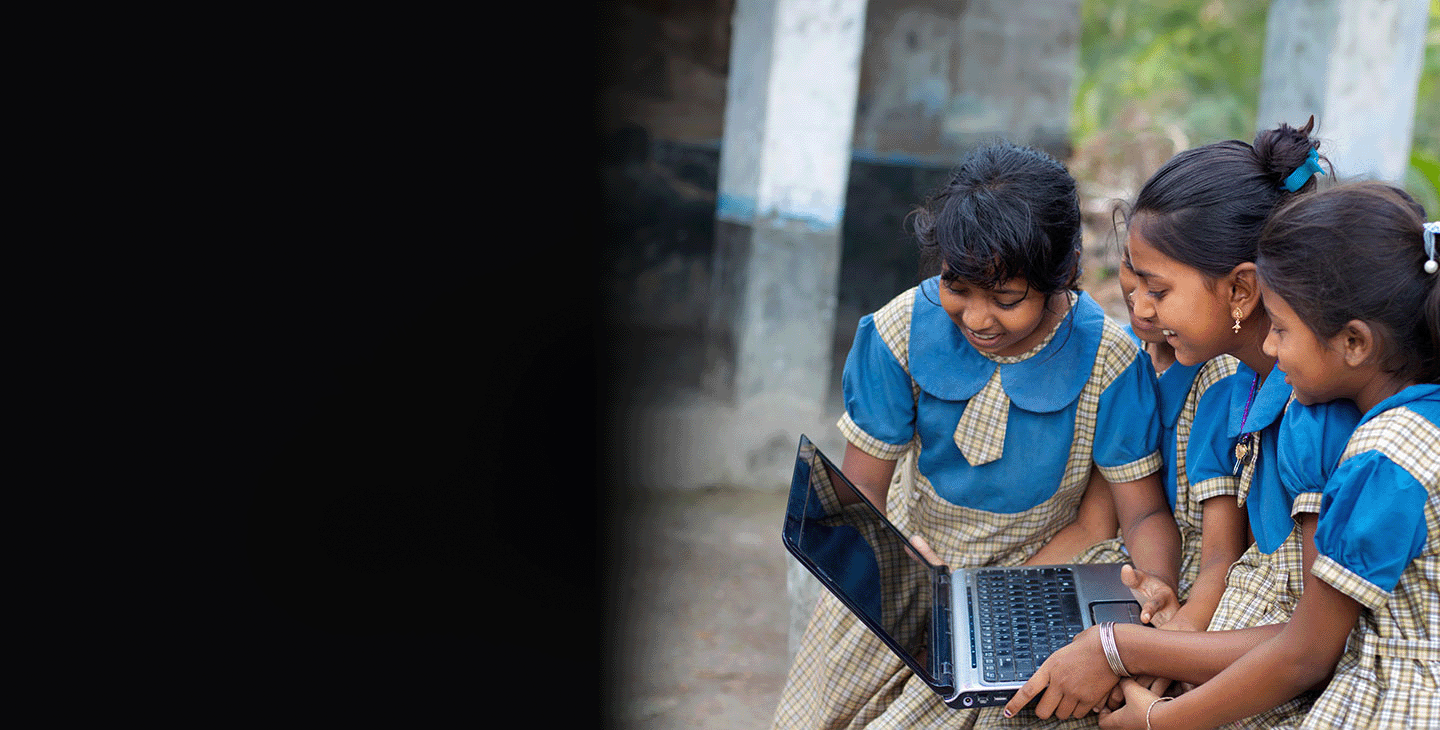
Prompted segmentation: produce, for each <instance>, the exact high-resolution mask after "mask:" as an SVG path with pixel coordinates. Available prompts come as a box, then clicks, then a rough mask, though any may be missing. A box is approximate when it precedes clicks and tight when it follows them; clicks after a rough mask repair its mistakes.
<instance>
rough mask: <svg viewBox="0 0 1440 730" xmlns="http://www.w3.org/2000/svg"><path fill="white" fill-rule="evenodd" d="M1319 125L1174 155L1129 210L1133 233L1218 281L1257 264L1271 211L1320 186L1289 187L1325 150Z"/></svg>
mask: <svg viewBox="0 0 1440 730" xmlns="http://www.w3.org/2000/svg"><path fill="white" fill-rule="evenodd" d="M1314 126H1315V118H1314V117H1311V118H1310V121H1309V122H1308V123H1307V124H1306V125H1305V126H1304V127H1301V128H1300V129H1295V128H1294V127H1291V126H1290V125H1288V124H1281V125H1280V126H1279V127H1277V128H1276V129H1271V130H1267V131H1264V132H1261V133H1259V134H1257V135H1255V143H1254V144H1246V143H1244V142H1241V141H1240V140H1238V139H1232V140H1228V141H1225V142H1216V143H1214V144H1208V145H1203V146H1201V147H1195V148H1192V149H1188V150H1185V151H1184V152H1181V153H1179V154H1177V155H1175V156H1174V157H1172V158H1170V160H1169V161H1168V162H1166V163H1165V164H1164V165H1162V166H1161V167H1160V169H1159V170H1157V171H1156V172H1155V174H1154V175H1151V176H1150V179H1149V180H1147V181H1145V184H1144V185H1143V186H1142V187H1141V188H1140V194H1139V195H1138V196H1136V198H1135V202H1134V203H1133V204H1132V205H1131V206H1129V209H1128V210H1126V211H1124V217H1125V226H1126V228H1127V229H1129V230H1132V231H1135V232H1136V233H1138V234H1139V235H1141V236H1142V237H1144V238H1145V240H1146V241H1147V242H1149V243H1150V245H1152V246H1154V247H1155V249H1156V250H1158V251H1160V252H1161V253H1163V254H1165V255H1166V256H1168V257H1170V258H1172V259H1175V260H1176V261H1179V262H1180V263H1182V264H1185V265H1186V266H1189V267H1191V268H1194V269H1197V270H1199V271H1200V272H1201V273H1203V274H1205V275H1206V276H1209V277H1210V278H1212V279H1213V278H1218V277H1221V276H1224V275H1225V274H1228V273H1230V271H1231V270H1232V269H1234V268H1235V267H1236V266H1237V265H1239V264H1241V263H1244V262H1246V261H1254V260H1255V244H1256V242H1257V241H1258V240H1259V239H1260V228H1261V227H1262V226H1263V225H1264V224H1265V220H1266V219H1267V218H1269V217H1270V214H1271V213H1273V212H1274V211H1275V209H1276V208H1277V207H1279V206H1280V205H1281V204H1282V203H1284V202H1286V201H1288V200H1290V199H1291V198H1293V197H1295V196H1296V195H1297V194H1300V193H1307V192H1309V191H1311V190H1314V189H1315V187H1316V182H1315V179H1314V177H1311V178H1310V179H1309V180H1307V181H1306V182H1305V184H1304V185H1301V186H1300V187H1299V188H1298V189H1297V190H1296V191H1295V192H1291V191H1289V190H1286V189H1285V188H1284V187H1283V184H1284V182H1285V180H1286V178H1288V177H1289V176H1290V174H1291V173H1293V172H1294V171H1295V169H1296V168H1298V167H1300V166H1301V165H1303V164H1304V163H1305V161H1306V159H1308V157H1309V155H1310V151H1311V150H1312V149H1318V148H1319V142H1317V141H1315V140H1312V139H1310V130H1311V129H1312V128H1313V127H1314ZM1322 159H1323V158H1322ZM1327 163H1328V160H1327Z"/></svg>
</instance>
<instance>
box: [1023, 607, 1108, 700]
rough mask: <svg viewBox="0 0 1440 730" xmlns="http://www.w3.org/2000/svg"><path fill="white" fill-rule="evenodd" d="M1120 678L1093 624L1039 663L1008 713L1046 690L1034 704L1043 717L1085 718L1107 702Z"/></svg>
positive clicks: (1097, 629) (1098, 631)
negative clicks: (1102, 646)
mask: <svg viewBox="0 0 1440 730" xmlns="http://www.w3.org/2000/svg"><path fill="white" fill-rule="evenodd" d="M1118 681H1119V677H1116V676H1115V673H1114V672H1112V671H1110V664H1109V663H1108V662H1106V661H1105V652H1104V650H1102V649H1101V648H1100V629H1099V628H1097V627H1093V626H1092V627H1090V628H1088V629H1086V630H1084V631H1082V632H1080V633H1079V634H1077V635H1076V636H1075V640H1074V641H1071V642H1070V643H1069V644H1067V645H1065V646H1064V647H1063V648H1061V649H1060V650H1059V651H1057V652H1055V653H1054V654H1051V655H1050V658H1048V659H1046V660H1045V663H1044V664H1041V665H1040V668H1039V669H1038V670H1036V672H1035V674H1034V675H1032V676H1031V677H1030V680H1029V681H1027V682H1026V683H1025V685H1024V686H1022V687H1021V688H1020V689H1019V690H1017V691H1016V692H1015V696H1013V697H1011V698H1010V701H1009V702H1008V703H1006V704H1005V716H1006V717H1011V716H1013V715H1014V714H1015V713H1017V712H1019V711H1020V710H1021V709H1022V708H1024V707H1025V705H1027V704H1029V703H1030V700H1031V699H1034V698H1035V696H1036V695H1040V694H1041V693H1042V692H1043V693H1044V694H1043V696H1041V697H1040V701H1039V702H1038V703H1036V705H1035V715H1036V716H1037V717H1039V718H1040V719H1042V720H1043V719H1049V718H1050V717H1051V716H1052V715H1053V716H1055V717H1061V718H1064V717H1083V716H1085V715H1087V714H1089V713H1090V712H1092V711H1095V710H1097V709H1100V708H1103V707H1104V706H1105V705H1106V703H1107V701H1108V700H1109V699H1110V691H1111V690H1112V689H1114V688H1115V684H1116V683H1117V682H1118Z"/></svg>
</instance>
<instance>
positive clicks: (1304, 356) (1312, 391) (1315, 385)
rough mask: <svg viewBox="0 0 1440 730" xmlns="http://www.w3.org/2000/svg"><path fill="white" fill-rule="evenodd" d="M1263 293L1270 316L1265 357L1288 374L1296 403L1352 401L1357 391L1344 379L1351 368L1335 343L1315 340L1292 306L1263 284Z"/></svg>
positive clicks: (1317, 338)
mask: <svg viewBox="0 0 1440 730" xmlns="http://www.w3.org/2000/svg"><path fill="white" fill-rule="evenodd" d="M1260 292H1261V296H1262V297H1263V300H1262V301H1264V303H1265V311H1266V312H1267V313H1269V315H1270V333H1269V334H1268V335H1266V337H1265V346H1264V349H1265V354H1267V355H1269V356H1271V357H1273V358H1275V364H1276V365H1277V366H1278V367H1279V368H1280V369H1281V370H1284V371H1285V382H1286V383H1289V384H1290V387H1291V388H1292V389H1294V391H1295V399H1296V400H1298V401H1300V402H1301V403H1304V404H1305V405H1307V406H1308V405H1313V404H1315V403H1324V402H1327V401H1332V400H1335V399H1337V398H1351V399H1353V397H1354V392H1353V390H1354V389H1353V388H1351V387H1350V385H1349V384H1348V383H1347V382H1346V381H1345V378H1344V376H1345V375H1346V374H1347V373H1348V372H1349V368H1347V367H1345V357H1344V355H1343V353H1342V352H1341V350H1340V348H1339V347H1338V346H1336V343H1333V342H1327V341H1325V340H1322V339H1320V338H1319V337H1316V336H1315V333H1314V332H1313V331H1312V330H1311V329H1310V328H1309V327H1307V326H1305V323H1304V322H1303V321H1301V319H1300V317H1299V316H1297V315H1296V314H1295V310H1294V309H1291V308H1290V305H1289V303H1287V302H1286V301H1285V300H1284V299H1281V298H1280V296H1279V295H1277V294H1276V293H1275V292H1274V291H1273V290H1271V289H1270V288H1269V287H1267V286H1265V283H1264V282H1261V283H1260ZM1339 336H1340V337H1343V335H1339Z"/></svg>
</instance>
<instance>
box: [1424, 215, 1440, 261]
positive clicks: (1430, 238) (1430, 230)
mask: <svg viewBox="0 0 1440 730" xmlns="http://www.w3.org/2000/svg"><path fill="white" fill-rule="evenodd" d="M1424 236H1425V239H1424V240H1425V273H1427V274H1433V273H1435V272H1436V271H1440V264H1437V263H1436V262H1435V238H1436V237H1437V236H1440V221H1430V222H1429V223H1426V224H1425V233H1424Z"/></svg>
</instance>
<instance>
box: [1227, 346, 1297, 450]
mask: <svg viewBox="0 0 1440 730" xmlns="http://www.w3.org/2000/svg"><path fill="white" fill-rule="evenodd" d="M1230 377H1233V378H1236V379H1237V380H1238V382H1237V383H1236V387H1235V388H1234V389H1233V390H1231V391H1230V421H1229V424H1228V425H1227V427H1226V429H1225V433H1226V435H1227V436H1229V437H1230V438H1238V437H1239V436H1240V434H1242V433H1253V432H1255V431H1263V430H1264V429H1265V427H1266V426H1270V425H1272V424H1274V423H1275V422H1276V421H1279V420H1280V416H1281V414H1283V413H1285V406H1287V405H1289V403H1290V394H1291V392H1292V390H1291V388H1290V384H1289V383H1286V382H1285V372H1284V371H1283V370H1281V369H1280V366H1279V365H1276V366H1275V367H1273V368H1270V374H1269V375H1267V376H1265V382H1263V383H1261V384H1260V389H1259V391H1258V392H1257V393H1255V402H1254V403H1252V404H1250V415H1249V416H1248V417H1246V415H1245V401H1247V400H1249V398H1250V383H1252V382H1254V378H1255V371H1254V370H1251V369H1250V367H1249V366H1248V365H1246V364H1245V363H1243V362H1242V363H1240V364H1239V366H1238V367H1237V368H1236V370H1235V374H1234V375H1232V376H1230ZM1242 420H1243V421H1244V423H1245V429H1244V431H1242V430H1241V429H1240V423H1241V421H1242Z"/></svg>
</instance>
